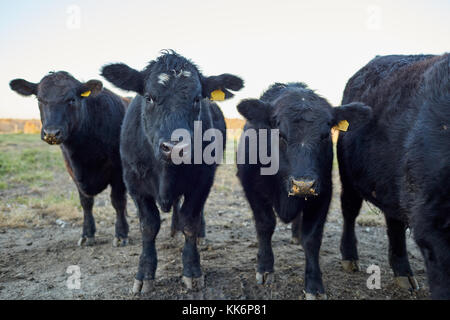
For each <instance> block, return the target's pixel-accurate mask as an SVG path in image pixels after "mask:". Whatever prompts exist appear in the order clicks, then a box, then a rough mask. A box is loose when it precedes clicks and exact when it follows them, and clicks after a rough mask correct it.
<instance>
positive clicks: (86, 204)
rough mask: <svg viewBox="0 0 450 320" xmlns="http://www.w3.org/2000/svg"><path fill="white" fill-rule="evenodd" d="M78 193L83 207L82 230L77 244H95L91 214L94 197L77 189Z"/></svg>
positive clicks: (93, 222)
mask: <svg viewBox="0 0 450 320" xmlns="http://www.w3.org/2000/svg"><path fill="white" fill-rule="evenodd" d="M78 193H79V195H80V203H81V207H82V208H83V215H84V219H83V232H82V234H81V238H80V240H78V245H79V246H80V247H81V246H92V245H94V244H95V231H96V230H95V220H94V215H93V214H92V208H93V207H94V197H89V196H86V195H84V194H83V193H81V192H80V191H78Z"/></svg>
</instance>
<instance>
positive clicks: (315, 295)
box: [301, 197, 330, 300]
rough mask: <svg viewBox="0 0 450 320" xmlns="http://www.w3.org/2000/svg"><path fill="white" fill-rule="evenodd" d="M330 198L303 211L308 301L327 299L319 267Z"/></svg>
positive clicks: (320, 200)
mask: <svg viewBox="0 0 450 320" xmlns="http://www.w3.org/2000/svg"><path fill="white" fill-rule="evenodd" d="M329 203H330V198H329V197H321V198H320V199H317V200H314V203H309V204H308V206H307V207H306V208H305V210H304V211H303V221H302V239H301V241H302V243H301V244H302V246H303V249H304V251H305V258H306V265H305V292H306V299H307V300H316V299H326V298H327V296H326V294H325V289H324V287H323V282H322V272H321V270H320V265H319V252H320V246H321V244H322V236H323V228H324V225H325V221H326V217H327V213H328V207H329Z"/></svg>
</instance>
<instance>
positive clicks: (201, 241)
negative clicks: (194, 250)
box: [197, 238, 206, 246]
mask: <svg viewBox="0 0 450 320" xmlns="http://www.w3.org/2000/svg"><path fill="white" fill-rule="evenodd" d="M205 244H206V238H197V245H198V246H204V245H205Z"/></svg>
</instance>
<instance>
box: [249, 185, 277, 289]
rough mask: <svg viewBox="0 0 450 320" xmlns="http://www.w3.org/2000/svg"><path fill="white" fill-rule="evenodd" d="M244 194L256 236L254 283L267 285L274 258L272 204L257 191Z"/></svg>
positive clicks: (270, 279) (269, 280)
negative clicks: (253, 222)
mask: <svg viewBox="0 0 450 320" xmlns="http://www.w3.org/2000/svg"><path fill="white" fill-rule="evenodd" d="M246 196H247V199H248V202H249V204H250V207H251V208H252V212H253V217H254V219H255V227H256V236H257V238H258V254H257V269H256V283H257V284H260V285H264V284H267V285H269V284H271V283H272V282H273V281H274V263H275V258H274V255H273V250H272V235H273V233H274V231H275V226H276V224H277V220H276V217H275V213H274V212H273V209H272V206H271V205H270V204H269V203H268V202H267V201H266V200H265V199H263V198H261V197H259V196H258V193H257V191H253V190H246Z"/></svg>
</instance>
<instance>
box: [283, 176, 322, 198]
mask: <svg viewBox="0 0 450 320" xmlns="http://www.w3.org/2000/svg"><path fill="white" fill-rule="evenodd" d="M316 190H317V183H316V181H315V180H312V179H300V180H296V179H294V178H291V179H289V196H290V197H307V196H318V193H317V191H316Z"/></svg>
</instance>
